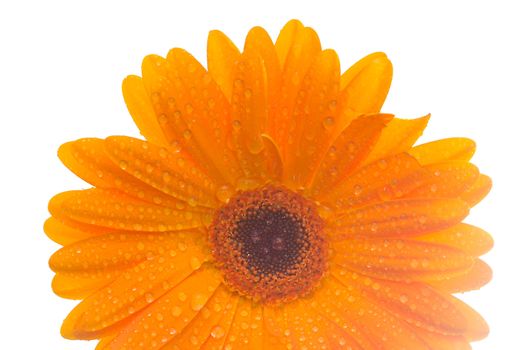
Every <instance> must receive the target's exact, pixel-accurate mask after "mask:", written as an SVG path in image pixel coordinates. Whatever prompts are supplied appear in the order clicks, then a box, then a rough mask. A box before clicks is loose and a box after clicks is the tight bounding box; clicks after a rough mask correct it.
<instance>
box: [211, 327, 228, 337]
mask: <svg viewBox="0 0 525 350" xmlns="http://www.w3.org/2000/svg"><path fill="white" fill-rule="evenodd" d="M224 334H225V332H224V328H222V327H221V326H215V327H213V329H212V330H211V336H212V337H213V338H215V339H220V338H222V337H224Z"/></svg>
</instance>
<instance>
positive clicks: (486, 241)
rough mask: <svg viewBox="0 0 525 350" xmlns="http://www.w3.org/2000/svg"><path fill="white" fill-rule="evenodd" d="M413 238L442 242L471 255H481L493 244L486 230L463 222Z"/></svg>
mask: <svg viewBox="0 0 525 350" xmlns="http://www.w3.org/2000/svg"><path fill="white" fill-rule="evenodd" d="M415 239H417V240H418V241H423V242H429V243H437V244H444V245H446V246H449V247H453V248H456V249H460V250H462V251H463V252H465V253H466V254H468V255H471V256H480V255H483V254H485V253H486V252H488V251H489V250H490V249H491V248H492V246H493V245H494V241H493V240H492V237H491V236H490V235H489V234H488V233H487V232H485V231H483V230H482V229H480V228H478V227H475V226H472V225H468V224H464V223H461V224H458V225H454V226H452V227H450V228H448V229H445V230H441V231H436V232H431V233H427V234H425V235H422V236H418V237H416V238H415Z"/></svg>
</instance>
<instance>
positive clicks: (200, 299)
mask: <svg viewBox="0 0 525 350" xmlns="http://www.w3.org/2000/svg"><path fill="white" fill-rule="evenodd" d="M204 304H206V296H205V295H204V294H200V293H197V294H195V295H194V296H193V297H192V298H191V308H192V309H193V310H194V311H199V310H200V309H202V308H203V307H204Z"/></svg>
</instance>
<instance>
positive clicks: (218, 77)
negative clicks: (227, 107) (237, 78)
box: [207, 30, 241, 101]
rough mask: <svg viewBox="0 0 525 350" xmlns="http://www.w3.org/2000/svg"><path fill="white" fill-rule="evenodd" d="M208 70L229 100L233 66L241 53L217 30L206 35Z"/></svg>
mask: <svg viewBox="0 0 525 350" xmlns="http://www.w3.org/2000/svg"><path fill="white" fill-rule="evenodd" d="M207 52H208V71H209V72H210V74H211V76H212V77H213V80H215V82H216V83H217V85H219V86H220V88H221V90H222V92H223V93H224V96H226V98H227V99H228V101H231V96H232V88H233V67H234V63H235V61H237V60H238V59H239V57H240V55H241V53H240V52H239V49H238V48H237V47H236V46H235V44H234V43H233V42H232V41H231V40H230V39H229V38H228V37H227V36H226V35H224V33H222V32H221V31H219V30H212V31H211V32H210V33H209V35H208V50H207Z"/></svg>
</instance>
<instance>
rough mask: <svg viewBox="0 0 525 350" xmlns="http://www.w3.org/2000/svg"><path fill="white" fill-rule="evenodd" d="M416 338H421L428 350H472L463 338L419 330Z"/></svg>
mask: <svg viewBox="0 0 525 350" xmlns="http://www.w3.org/2000/svg"><path fill="white" fill-rule="evenodd" d="M417 336H418V337H419V338H421V339H422V340H423V341H424V342H425V343H426V344H427V346H428V348H430V349H447V350H472V347H471V346H470V344H469V342H468V340H467V339H466V338H465V337H464V336H458V335H443V334H438V333H432V332H424V331H421V330H419V331H418V333H417Z"/></svg>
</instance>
